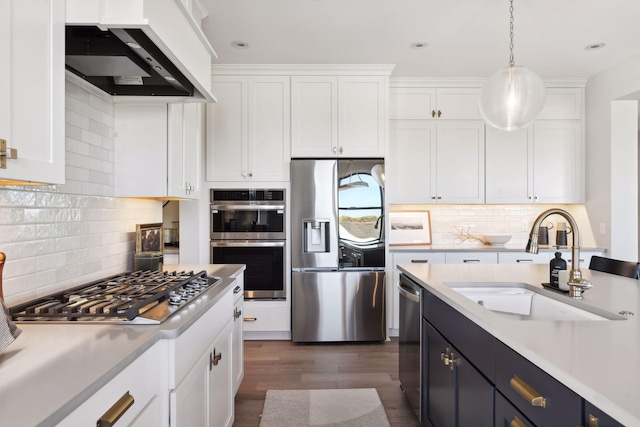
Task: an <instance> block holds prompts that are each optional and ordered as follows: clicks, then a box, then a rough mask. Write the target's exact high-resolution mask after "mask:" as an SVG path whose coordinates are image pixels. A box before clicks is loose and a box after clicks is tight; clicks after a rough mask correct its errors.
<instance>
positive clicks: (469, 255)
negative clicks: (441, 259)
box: [445, 251, 498, 264]
mask: <svg viewBox="0 0 640 427" xmlns="http://www.w3.org/2000/svg"><path fill="white" fill-rule="evenodd" d="M445 259H446V263H447V264H497V263H498V253H497V252H488V251H487V252H470V251H465V252H447V254H446V257H445Z"/></svg>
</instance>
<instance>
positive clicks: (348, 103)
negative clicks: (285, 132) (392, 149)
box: [291, 76, 387, 157]
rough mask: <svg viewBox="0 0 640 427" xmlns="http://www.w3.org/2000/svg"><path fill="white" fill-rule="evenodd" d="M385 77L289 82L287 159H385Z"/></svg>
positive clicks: (307, 78)
mask: <svg viewBox="0 0 640 427" xmlns="http://www.w3.org/2000/svg"><path fill="white" fill-rule="evenodd" d="M386 94H387V77H385V76H294V77H292V78H291V156H292V157H384V154H385V153H384V151H385V140H386Z"/></svg>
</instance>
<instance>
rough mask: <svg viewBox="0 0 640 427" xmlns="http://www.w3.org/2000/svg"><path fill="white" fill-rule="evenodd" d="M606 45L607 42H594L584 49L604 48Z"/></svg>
mask: <svg viewBox="0 0 640 427" xmlns="http://www.w3.org/2000/svg"><path fill="white" fill-rule="evenodd" d="M606 45H607V44H606V43H593V44H590V45H588V46H587V47H585V48H584V49H585V50H597V49H602V48H603V47H605V46H606Z"/></svg>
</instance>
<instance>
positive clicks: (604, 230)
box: [600, 222, 607, 236]
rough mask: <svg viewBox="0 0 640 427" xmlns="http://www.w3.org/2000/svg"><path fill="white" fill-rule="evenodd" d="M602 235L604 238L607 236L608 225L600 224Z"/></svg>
mask: <svg viewBox="0 0 640 427" xmlns="http://www.w3.org/2000/svg"><path fill="white" fill-rule="evenodd" d="M600 234H602V235H603V236H604V235H605V234H607V225H606V224H605V223H604V222H601V223H600Z"/></svg>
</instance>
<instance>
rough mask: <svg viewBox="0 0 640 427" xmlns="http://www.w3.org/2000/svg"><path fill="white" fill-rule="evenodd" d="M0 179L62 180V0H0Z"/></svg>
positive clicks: (63, 15) (63, 169)
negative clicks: (0, 147) (1, 164)
mask: <svg viewBox="0 0 640 427" xmlns="http://www.w3.org/2000/svg"><path fill="white" fill-rule="evenodd" d="M0 9H1V10H2V13H1V14H0V60H1V61H2V66H0V139H3V140H5V141H6V147H7V148H12V149H15V150H17V159H5V160H6V167H5V168H0V183H8V182H10V181H33V182H41V183H51V184H62V183H64V180H65V133H64V132H65V123H64V114H65V108H64V103H65V92H64V91H65V82H64V72H65V71H64V49H65V47H64V38H65V33H64V25H65V1H64V0H41V1H37V2H25V1H21V0H0Z"/></svg>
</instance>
